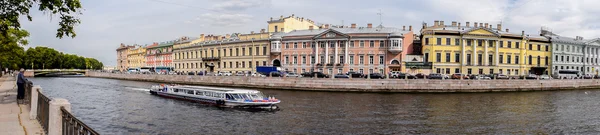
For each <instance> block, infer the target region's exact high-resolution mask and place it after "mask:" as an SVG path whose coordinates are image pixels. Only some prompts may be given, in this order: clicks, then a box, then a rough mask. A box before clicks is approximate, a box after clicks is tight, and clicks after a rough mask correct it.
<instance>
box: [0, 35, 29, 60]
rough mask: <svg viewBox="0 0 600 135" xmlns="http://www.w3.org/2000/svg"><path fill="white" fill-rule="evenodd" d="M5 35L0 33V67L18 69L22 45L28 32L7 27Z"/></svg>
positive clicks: (21, 56)
mask: <svg viewBox="0 0 600 135" xmlns="http://www.w3.org/2000/svg"><path fill="white" fill-rule="evenodd" d="M7 32H8V33H7V34H6V35H1V34H0V43H1V44H0V67H2V68H10V69H18V68H19V67H20V66H21V65H22V64H23V59H22V58H23V56H24V55H25V52H24V51H23V47H21V46H23V45H27V44H28V42H27V40H26V39H25V38H26V37H28V36H29V33H28V32H27V31H25V30H16V29H9V30H8V31H7Z"/></svg>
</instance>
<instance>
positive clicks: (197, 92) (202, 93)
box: [196, 91, 204, 96]
mask: <svg viewBox="0 0 600 135" xmlns="http://www.w3.org/2000/svg"><path fill="white" fill-rule="evenodd" d="M196 95H200V96H202V95H204V92H202V91H196Z"/></svg>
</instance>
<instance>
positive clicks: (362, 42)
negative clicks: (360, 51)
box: [358, 40, 365, 48]
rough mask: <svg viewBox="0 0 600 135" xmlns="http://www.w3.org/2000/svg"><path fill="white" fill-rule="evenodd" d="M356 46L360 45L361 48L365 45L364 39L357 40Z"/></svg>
mask: <svg viewBox="0 0 600 135" xmlns="http://www.w3.org/2000/svg"><path fill="white" fill-rule="evenodd" d="M358 46H359V47H361V48H363V47H365V41H364V40H361V41H360V42H359V44H358Z"/></svg>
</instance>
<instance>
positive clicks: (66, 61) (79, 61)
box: [23, 46, 104, 69]
mask: <svg viewBox="0 0 600 135" xmlns="http://www.w3.org/2000/svg"><path fill="white" fill-rule="evenodd" d="M24 60H25V63H24V64H23V65H24V66H25V67H24V68H26V69H31V68H33V69H102V67H103V66H104V65H103V64H102V62H100V61H98V60H96V59H94V58H85V57H82V56H77V55H73V54H64V53H62V52H58V51H56V50H54V49H52V48H48V47H40V46H38V47H35V48H29V49H27V51H25V58H24Z"/></svg>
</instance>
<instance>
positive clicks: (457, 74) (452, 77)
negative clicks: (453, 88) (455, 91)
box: [450, 73, 469, 79]
mask: <svg viewBox="0 0 600 135" xmlns="http://www.w3.org/2000/svg"><path fill="white" fill-rule="evenodd" d="M450 78H451V79H460V78H462V79H469V77H468V76H466V75H463V74H461V73H456V74H452V76H451V77H450Z"/></svg>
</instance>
